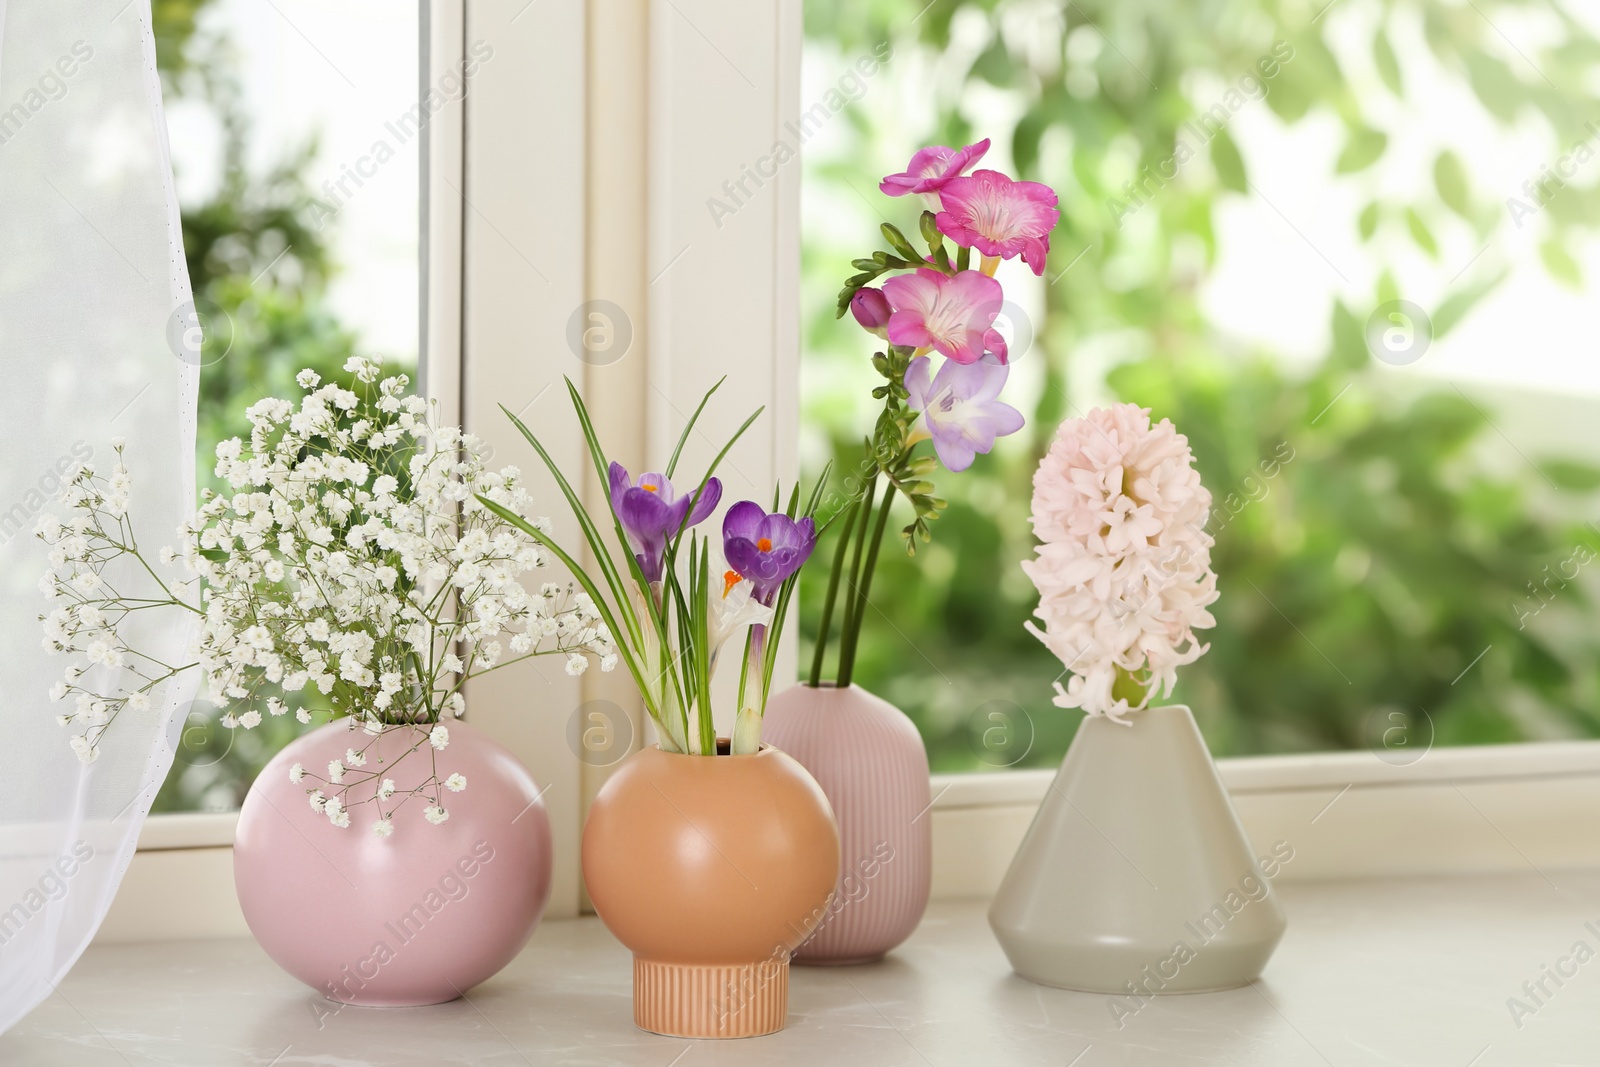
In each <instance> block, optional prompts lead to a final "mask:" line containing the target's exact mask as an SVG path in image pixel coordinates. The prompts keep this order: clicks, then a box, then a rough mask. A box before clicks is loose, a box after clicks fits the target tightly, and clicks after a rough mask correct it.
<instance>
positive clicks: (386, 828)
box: [372, 816, 394, 837]
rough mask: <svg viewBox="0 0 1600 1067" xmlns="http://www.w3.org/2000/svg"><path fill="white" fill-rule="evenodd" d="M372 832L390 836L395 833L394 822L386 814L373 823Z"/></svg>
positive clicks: (381, 835)
mask: <svg viewBox="0 0 1600 1067" xmlns="http://www.w3.org/2000/svg"><path fill="white" fill-rule="evenodd" d="M372 832H373V833H374V834H375V835H376V836H378V837H388V836H390V835H391V834H393V833H394V822H393V821H391V820H390V819H389V818H388V816H385V817H384V818H381V819H379V820H378V821H377V822H375V823H373V824H372Z"/></svg>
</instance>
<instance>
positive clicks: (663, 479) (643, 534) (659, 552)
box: [611, 463, 722, 584]
mask: <svg viewBox="0 0 1600 1067" xmlns="http://www.w3.org/2000/svg"><path fill="white" fill-rule="evenodd" d="M721 499H722V483H721V482H719V481H718V480H717V479H715V478H709V479H707V480H706V484H705V488H704V489H702V490H701V491H700V498H699V499H698V500H695V499H694V494H693V493H689V494H687V495H685V496H679V495H678V494H677V492H676V491H675V490H674V489H673V488H672V483H671V482H670V481H668V480H667V476H666V475H664V474H656V473H654V472H651V473H646V474H641V475H640V476H639V484H637V485H635V484H634V483H633V479H632V477H631V476H630V475H629V474H628V471H627V468H625V467H624V466H623V465H622V464H620V463H613V464H611V510H612V511H614V512H616V515H617V519H618V520H619V521H620V522H621V523H622V530H623V532H624V533H626V534H627V535H628V546H629V547H630V548H632V549H633V551H634V558H636V559H637V560H638V561H639V569H640V570H641V571H643V572H644V579H645V581H647V582H650V583H652V584H653V583H655V582H659V581H660V580H661V564H662V559H663V557H664V556H665V554H666V551H667V541H668V540H669V539H670V538H673V537H676V536H677V535H678V531H679V530H682V529H684V528H685V527H687V526H693V525H695V524H696V523H699V522H704V521H705V520H706V519H707V518H709V517H710V515H711V513H712V512H713V511H715V510H716V508H717V502H718V501H719V500H721ZM691 501H693V502H694V510H693V511H692V512H691V511H690V510H689V504H690V502H691ZM685 518H687V519H688V522H687V523H685V521H684V519H685Z"/></svg>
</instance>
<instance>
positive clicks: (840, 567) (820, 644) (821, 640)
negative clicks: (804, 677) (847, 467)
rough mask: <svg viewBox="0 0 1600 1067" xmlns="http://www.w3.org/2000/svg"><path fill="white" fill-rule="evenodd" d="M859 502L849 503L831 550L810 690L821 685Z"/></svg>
mask: <svg viewBox="0 0 1600 1067" xmlns="http://www.w3.org/2000/svg"><path fill="white" fill-rule="evenodd" d="M860 506H861V502H860V500H859V499H858V500H854V501H851V503H850V507H849V510H848V511H846V512H845V519H844V523H843V525H842V526H841V527H840V530H839V543H838V544H837V545H835V546H834V549H833V569H832V570H831V571H829V572H828V595H827V596H825V597H823V598H822V622H821V623H820V624H819V625H818V627H817V651H816V653H815V654H814V655H813V656H812V657H811V688H813V689H815V688H816V687H817V686H819V685H821V684H822V660H823V658H824V657H825V656H826V655H827V653H828V631H829V630H830V629H831V628H832V626H833V604H834V600H835V599H836V598H837V597H838V595H839V577H840V575H842V574H843V573H844V557H845V553H846V552H848V551H849V549H850V528H851V527H852V526H854V525H855V522H856V508H858V507H860Z"/></svg>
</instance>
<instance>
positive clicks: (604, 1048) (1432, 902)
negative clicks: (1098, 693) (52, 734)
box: [0, 872, 1600, 1067]
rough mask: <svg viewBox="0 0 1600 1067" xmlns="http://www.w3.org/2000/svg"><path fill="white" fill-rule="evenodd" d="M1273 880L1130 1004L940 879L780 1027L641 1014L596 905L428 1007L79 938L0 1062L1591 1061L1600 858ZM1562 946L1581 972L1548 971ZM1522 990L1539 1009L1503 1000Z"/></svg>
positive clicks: (268, 967) (1101, 1066)
mask: <svg viewBox="0 0 1600 1067" xmlns="http://www.w3.org/2000/svg"><path fill="white" fill-rule="evenodd" d="M1281 888H1282V891H1283V893H1284V902H1285V906H1286V907H1287V909H1288V911H1289V932H1288V934H1287V935H1286V936H1285V938H1284V940H1283V943H1282V945H1281V946H1280V947H1279V949H1278V953H1277V955H1276V956H1275V957H1274V958H1273V960H1272V963H1271V964H1270V965H1269V966H1268V968H1267V972H1266V974H1265V975H1264V976H1263V977H1262V978H1261V980H1260V981H1259V982H1258V983H1256V984H1255V985H1254V986H1251V987H1246V988H1244V989H1237V990H1233V991H1230V992H1225V993H1206V994H1195V995H1190V996H1174V997H1161V998H1156V999H1154V1000H1152V1001H1150V1002H1149V1003H1148V1004H1146V1005H1145V1006H1144V1007H1143V1008H1142V1009H1141V1010H1139V1011H1138V1012H1137V1013H1136V1014H1134V1015H1133V1016H1131V1017H1129V1018H1126V1019H1124V1020H1122V1022H1123V1025H1122V1026H1121V1027H1120V1028H1119V1027H1118V1025H1117V1022H1116V1021H1115V1019H1114V1016H1113V1014H1112V1011H1111V1009H1110V1006H1109V1005H1110V1001H1109V998H1107V997H1104V996H1095V995H1091V994H1085V993H1070V992H1066V991H1063V990H1058V989H1046V988H1042V987H1039V986H1035V985H1032V984H1031V983H1028V982H1026V981H1023V980H1022V979H1020V978H1018V977H1016V976H1015V975H1013V974H1012V973H1011V971H1010V968H1009V967H1008V966H1007V964H1006V960H1005V957H1004V955H1003V954H1002V953H1001V951H1000V949H999V946H998V945H996V944H995V942H994V939H993V938H992V937H991V936H990V934H989V928H988V925H987V923H986V922H985V920H984V908H983V905H982V904H979V903H977V902H947V903H940V904H935V905H934V906H933V907H932V908H931V909H930V910H929V912H928V916H927V918H926V919H925V920H924V921H923V924H922V926H921V928H920V929H918V930H917V932H916V934H915V935H914V936H913V937H912V938H911V940H910V941H908V942H907V943H906V944H905V945H904V946H902V947H901V948H900V949H899V950H897V951H896V952H895V953H893V954H892V955H891V956H890V957H889V958H888V959H887V960H885V961H883V962H881V963H877V964H872V965H868V966H862V967H850V968H836V969H820V968H809V967H797V968H795V969H794V972H793V976H792V985H791V990H790V998H789V1025H788V1028H787V1029H786V1030H785V1031H783V1032H782V1033H779V1034H775V1035H773V1036H771V1037H764V1038H754V1039H750V1040H744V1041H725V1042H717V1041H696V1042H688V1041H678V1040H673V1039H671V1038H665V1037H657V1036H654V1035H651V1034H645V1033H642V1032H640V1031H638V1030H636V1029H635V1028H634V1026H633V1023H632V1011H631V1001H630V993H629V987H630V980H631V975H632V971H631V967H630V965H629V959H628V955H627V953H626V952H625V951H624V950H623V949H622V948H621V946H619V945H618V944H617V942H616V941H615V940H613V939H612V937H611V936H610V934H608V933H607V932H606V930H605V928H604V927H603V926H601V925H600V923H599V922H598V921H597V920H595V919H593V918H588V919H580V920H573V921H561V922H549V923H545V924H544V925H543V926H542V927H541V928H540V929H539V931H538V933H537V934H535V936H534V939H533V942H532V944H530V945H529V947H528V949H527V950H526V951H525V952H523V953H522V955H521V956H520V957H518V958H517V960H516V961H515V962H513V963H512V965H511V966H510V967H508V968H507V969H506V970H505V971H503V972H502V973H501V974H499V975H498V976H496V977H495V978H493V979H491V980H490V981H488V982H485V983H484V984H483V985H481V986H479V987H477V988H476V989H474V990H472V991H471V992H470V994H469V995H468V997H467V998H466V999H464V1000H460V1001H457V1002H455V1003H453V1004H444V1005H439V1006H436V1007H430V1008H402V1009H377V1008H356V1007H342V1008H341V1007H339V1006H338V1005H333V1004H330V1003H329V1002H327V1001H324V1000H322V999H321V998H319V997H317V996H316V995H315V994H313V993H312V992H311V991H310V990H308V989H306V988H305V987H303V986H301V985H299V984H298V983H297V982H295V981H294V980H293V979H292V978H290V977H289V976H288V975H286V974H284V973H283V972H282V971H280V970H278V968H277V967H276V966H274V965H273V964H272V962H271V961H270V960H268V959H267V957H266V956H265V955H264V954H263V953H262V952H261V950H260V949H258V948H257V947H256V946H255V945H254V944H253V943H252V942H249V941H235V940H229V941H191V942H166V943H151V944H142V945H140V944H134V945H115V946H107V947H101V948H93V949H90V950H89V952H88V953H87V954H86V955H85V956H84V958H83V960H82V961H81V962H80V963H79V964H78V966H77V968H76V969H74V971H73V972H72V974H71V975H70V976H69V977H68V978H67V980H66V981H65V982H63V983H62V985H61V988H60V991H59V993H58V994H57V995H54V996H52V997H51V998H50V999H49V1000H48V1001H46V1002H45V1003H44V1004H43V1005H41V1006H40V1007H39V1008H38V1009H37V1010H35V1011H34V1012H33V1014H32V1015H30V1016H29V1017H28V1018H27V1019H25V1020H23V1022H22V1023H20V1024H19V1025H18V1026H17V1027H16V1028H14V1029H13V1030H12V1031H11V1032H10V1033H9V1034H6V1035H4V1036H3V1037H0V1064H5V1065H17V1067H57V1065H61V1067H100V1065H106V1067H142V1065H145V1064H162V1065H184V1067H188V1065H194V1067H231V1065H235V1064H239V1065H244V1064H250V1065H257V1067H266V1065H272V1067H291V1065H296V1064H315V1065H321V1067H358V1065H368V1064H370V1065H373V1067H378V1065H383V1067H389V1065H396V1067H398V1065H412V1064H415V1065H418V1067H422V1065H426V1067H439V1065H444V1064H463V1065H465V1064H473V1065H484V1067H516V1065H540V1067H542V1065H545V1064H574V1065H578V1064H593V1065H609V1064H625V1065H642V1067H702V1065H713V1064H723V1065H739V1067H761V1065H765V1064H804V1065H808V1067H809V1065H819V1064H822V1065H835V1064H838V1065H861V1067H896V1065H908V1067H917V1065H937V1067H943V1065H946V1064H949V1065H960V1067H1007V1065H1011V1064H1030V1065H1031V1064H1053V1065H1058V1067H1066V1065H1070V1067H1105V1065H1111V1064H1139V1065H1144V1064H1150V1065H1162V1067H1183V1065H1189V1064H1222V1065H1228V1067H1255V1065H1261V1067H1299V1065H1309V1067H1330V1065H1331V1067H1345V1065H1351V1067H1354V1065H1366V1064H1407V1065H1418V1067H1433V1065H1439V1067H1553V1065H1565V1064H1572V1065H1576V1064H1600V956H1595V957H1594V958H1592V959H1591V958H1589V956H1587V955H1586V956H1585V957H1584V958H1585V962H1583V963H1581V964H1580V963H1578V962H1577V960H1576V958H1575V957H1574V956H1573V955H1572V954H1573V953H1574V950H1575V946H1576V945H1577V944H1578V943H1579V942H1582V943H1584V944H1585V945H1587V946H1588V948H1589V952H1590V954H1591V955H1592V954H1593V953H1595V952H1600V873H1595V872H1585V873H1582V874H1576V873H1557V872H1552V873H1550V878H1549V880H1547V879H1546V878H1545V877H1544V876H1541V875H1538V874H1530V875H1527V876H1495V877H1482V878H1472V877H1461V878H1452V879H1433V880H1411V881H1383V882H1331V883H1321V884H1309V885H1293V884H1290V885H1284V886H1282V887H1281ZM1589 923H1593V926H1592V927H1591V926H1589V925H1586V924H1589ZM1579 954H1580V955H1582V953H1581V952H1580V953H1579ZM1563 960H1566V961H1567V962H1563ZM1558 967H1559V968H1561V969H1562V970H1567V971H1573V970H1575V972H1576V973H1575V974H1573V975H1572V976H1571V977H1563V978H1562V979H1561V981H1562V983H1563V984H1561V985H1560V986H1558V985H1557V984H1556V983H1555V981H1554V980H1553V979H1551V978H1549V977H1546V975H1547V974H1548V973H1549V972H1548V971H1547V970H1546V968H1549V969H1552V970H1553V969H1555V968H1558ZM1541 978H1542V979H1543V980H1544V986H1545V989H1546V991H1547V992H1548V994H1549V995H1548V996H1544V995H1542V994H1538V983H1539V981H1540V980H1541ZM1524 982H1531V983H1534V985H1533V988H1534V991H1535V994H1536V995H1539V1000H1538V1001H1535V1000H1533V999H1532V998H1530V997H1529V995H1528V993H1527V992H1526V991H1525V990H1524V989H1523V983H1524ZM1512 997H1517V998H1520V999H1521V1000H1522V1001H1523V1003H1524V1004H1526V1005H1527V1006H1528V1007H1529V1008H1531V1009H1533V1011H1532V1013H1531V1014H1527V1015H1525V1016H1523V1017H1522V1018H1521V1019H1520V1020H1516V1019H1513V1016H1512V1012H1511V1010H1510V1008H1509V1007H1508V1003H1507V1001H1508V999H1509V998H1512ZM1124 1003H1125V1005H1127V1006H1132V1005H1131V1002H1124ZM330 1012H331V1013H332V1014H330ZM1519 1021H1520V1024H1521V1025H1520V1026H1519V1025H1518V1023H1519Z"/></svg>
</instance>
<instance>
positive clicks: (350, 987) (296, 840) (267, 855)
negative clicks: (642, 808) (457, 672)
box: [233, 722, 550, 1005]
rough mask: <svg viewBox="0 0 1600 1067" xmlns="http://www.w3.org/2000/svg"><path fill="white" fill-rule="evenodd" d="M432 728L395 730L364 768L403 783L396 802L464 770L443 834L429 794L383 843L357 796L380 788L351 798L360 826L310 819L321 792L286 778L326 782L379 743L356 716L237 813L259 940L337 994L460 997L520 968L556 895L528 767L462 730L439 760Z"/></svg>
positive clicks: (281, 766) (288, 756)
mask: <svg viewBox="0 0 1600 1067" xmlns="http://www.w3.org/2000/svg"><path fill="white" fill-rule="evenodd" d="M425 729H426V728H415V729H404V730H391V731H389V732H388V733H386V734H384V735H383V737H382V738H381V739H380V741H379V742H378V744H377V745H375V746H374V747H373V748H371V749H369V750H368V755H367V765H366V766H365V767H364V768H362V771H363V772H370V771H373V770H378V771H380V772H381V777H388V778H392V779H393V780H394V783H395V785H396V787H397V791H398V795H404V794H405V792H406V791H407V790H409V789H411V788H413V787H415V786H418V785H420V784H422V783H423V782H424V781H426V780H427V778H428V777H429V775H430V774H431V773H432V772H433V769H434V767H435V765H437V768H438V774H439V777H440V778H446V777H448V776H449V775H451V774H461V775H463V776H465V778H466V780H467V786H466V788H465V789H464V790H462V791H461V792H459V793H456V792H448V791H444V792H442V793H441V801H442V803H443V805H444V807H445V809H446V811H448V813H449V818H448V819H446V820H445V821H444V822H443V823H440V824H439V825H437V826H435V825H432V824H430V823H429V822H427V820H426V819H425V818H424V817H423V809H424V807H425V806H427V804H428V801H425V800H422V799H421V798H418V799H414V800H411V801H409V802H408V803H406V804H405V805H404V806H403V807H401V808H400V809H399V810H398V811H397V812H395V814H394V816H393V826H394V832H393V833H392V834H390V835H389V836H388V837H379V836H377V835H376V834H374V833H373V831H372V827H373V824H374V823H375V822H376V821H377V813H376V809H375V807H374V805H372V804H370V803H366V804H363V803H359V801H361V800H362V799H370V798H371V797H372V795H373V791H374V790H375V789H376V787H377V784H378V782H377V781H374V782H372V783H371V784H370V785H367V786H365V789H364V790H363V788H362V787H360V786H356V787H353V788H352V790H351V793H350V797H349V805H350V825H349V826H348V827H345V828H342V829H341V828H338V827H335V826H333V825H332V824H331V823H330V822H329V821H328V818H327V817H326V816H325V815H323V814H321V813H319V812H317V811H314V810H313V809H312V807H311V805H310V803H309V802H308V795H309V793H310V790H311V788H313V787H314V786H316V785H318V784H320V783H313V782H310V781H302V782H300V783H298V784H297V783H294V782H291V781H290V780H289V768H290V767H291V766H292V765H293V764H295V763H299V764H302V765H303V766H305V767H306V768H307V769H308V770H311V771H314V772H315V773H316V774H318V775H320V776H323V777H326V768H327V766H328V763H329V762H330V761H331V760H336V759H339V758H341V757H342V756H343V755H344V753H345V750H346V749H348V748H351V747H354V748H358V749H359V748H361V747H362V745H363V743H364V742H368V741H371V740H372V739H371V738H369V737H367V736H366V735H365V734H363V733H361V732H359V731H353V730H351V729H350V727H349V725H348V724H347V722H334V723H330V724H328V725H327V726H323V727H321V728H319V729H317V730H313V731H312V732H311V733H308V734H306V735H305V736H304V737H301V738H299V739H298V740H296V741H295V742H293V743H292V744H290V745H289V746H288V747H287V748H285V749H284V750H283V751H282V752H280V753H278V755H277V756H275V757H274V758H273V760H272V762H271V763H268V764H267V766H266V768H265V769H264V770H262V772H261V775H260V777H258V778H257V779H256V781H255V784H254V785H252V786H251V787H250V792H249V794H248V795H247V796H246V797H245V800H244V806H243V808H242V809H241V811H240V812H239V829H238V833H237V836H236V837H235V839H234V846H233V877H234V885H235V887H236V888H237V890H238V893H239V906H240V907H241V908H242V909H243V911H244V917H245V921H246V922H248V923H249V924H250V932H251V933H253V934H254V935H255V937H256V940H257V941H259V942H260V943H261V947H262V948H264V949H265V950H266V952H267V955H269V956H271V957H272V958H273V960H274V961H276V962H277V964H278V965H279V966H280V967H282V968H283V969H284V970H286V971H288V972H289V973H290V974H292V975H294V976H295V977H296V978H298V979H300V980H301V981H302V982H304V983H306V984H307V985H309V986H311V987H312V988H313V989H316V990H317V991H318V992H320V993H322V994H324V995H325V996H327V997H329V998H330V999H333V1000H337V1001H341V1002H344V1003H348V1004H375V1005H411V1004H437V1003H440V1002H442V1001H446V1000H453V999H455V998H456V997H458V996H460V995H462V993H464V992H465V991H466V990H468V989H470V988H471V987H472V986H474V985H476V984H478V983H479V982H481V981H483V980H484V979H486V978H488V977H489V976H491V975H493V974H494V973H495V972H496V971H498V970H500V968H502V967H504V966H505V965H506V964H507V963H509V962H511V960H512V958H513V957H514V956H516V954H517V953H518V952H519V951H521V949H522V947H523V945H525V944H527V942H528V938H529V937H530V936H532V934H533V929H534V927H535V926H537V925H538V923H539V917H540V915H541V914H543V912H544V906H545V903H546V902H547V901H548V900H549V898H550V819H549V816H548V815H547V814H546V813H545V809H544V803H543V801H541V800H540V799H539V789H538V787H537V786H536V785H535V784H534V781H533V779H532V777H530V776H529V774H528V771H527V769H526V768H525V767H523V766H522V764H521V763H519V762H518V761H517V760H516V758H515V757H514V756H512V755H511V753H509V752H507V751H506V750H505V749H503V748H501V747H500V746H499V745H497V744H495V743H494V742H493V741H491V740H489V738H488V737H487V736H485V735H484V734H482V733H480V732H478V731H477V730H475V729H473V728H472V727H470V726H468V725H467V724H466V723H464V722H451V723H450V724H449V731H450V741H449V744H448V745H447V746H446V747H445V748H444V749H443V750H440V751H437V752H435V751H433V750H432V749H430V748H429V747H428V745H427V742H426V734H425V733H424V731H425ZM419 742H421V748H420V750H419V751H417V752H415V753H413V754H411V755H408V756H405V757H404V758H398V759H397V758H396V757H399V756H401V754H402V753H404V752H406V751H407V750H408V749H410V748H412V747H413V746H414V745H417V744H418V743H419ZM430 757H432V758H430ZM385 760H386V761H388V764H389V766H384V765H383V763H381V762H380V761H385ZM381 777H380V779H379V780H381Z"/></svg>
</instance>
